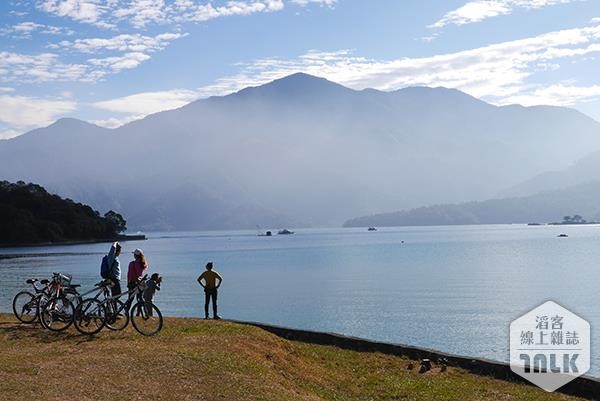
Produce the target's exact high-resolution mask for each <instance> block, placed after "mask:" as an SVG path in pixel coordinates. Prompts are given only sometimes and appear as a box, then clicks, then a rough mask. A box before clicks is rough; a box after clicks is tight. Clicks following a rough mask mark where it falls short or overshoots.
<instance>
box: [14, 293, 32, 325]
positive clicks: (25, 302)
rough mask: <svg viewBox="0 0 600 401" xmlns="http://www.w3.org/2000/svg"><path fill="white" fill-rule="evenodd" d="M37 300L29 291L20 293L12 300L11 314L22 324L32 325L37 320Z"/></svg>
mask: <svg viewBox="0 0 600 401" xmlns="http://www.w3.org/2000/svg"><path fill="white" fill-rule="evenodd" d="M37 305H38V299H37V298H36V297H35V295H33V294H32V293H30V292H29V291H21V292H19V293H18V294H17V295H15V297H14V298H13V313H14V314H15V317H16V318H17V319H19V320H20V321H21V322H23V323H33V322H35V320H36V319H37V314H38V306H37Z"/></svg>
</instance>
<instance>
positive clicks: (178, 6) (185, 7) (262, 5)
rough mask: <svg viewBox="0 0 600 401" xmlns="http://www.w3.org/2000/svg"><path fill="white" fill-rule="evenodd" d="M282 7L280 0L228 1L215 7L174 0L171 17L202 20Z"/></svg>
mask: <svg viewBox="0 0 600 401" xmlns="http://www.w3.org/2000/svg"><path fill="white" fill-rule="evenodd" d="M283 8H284V4H283V1H282V0H251V1H228V2H227V3H225V4H224V5H222V6H216V7H215V6H213V5H212V3H206V4H196V3H194V2H193V1H191V0H175V3H174V7H173V10H174V11H173V13H172V14H173V17H172V18H173V19H174V20H175V21H177V22H203V21H208V20H211V19H215V18H219V17H229V16H234V15H250V14H254V13H261V12H274V11H280V10H282V9H283Z"/></svg>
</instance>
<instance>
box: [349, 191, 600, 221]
mask: <svg viewBox="0 0 600 401" xmlns="http://www.w3.org/2000/svg"><path fill="white" fill-rule="evenodd" d="M598 199H600V181H595V182H589V183H585V184H580V185H576V186H572V187H569V188H566V189H561V190H556V191H548V192H542V193H539V194H536V195H532V196H528V197H520V198H505V199H491V200H487V201H482V202H466V203H460V204H446V205H434V206H428V207H420V208H416V209H412V210H405V211H399V212H393V213H381V214H376V215H372V216H363V217H358V218H355V219H351V220H348V221H347V222H346V223H345V224H344V226H346V227H371V226H380V227H385V226H428V225H452V224H498V223H531V222H541V223H549V222H555V221H562V218H563V216H567V215H569V216H570V215H576V214H579V215H582V216H584V218H585V219H587V220H588V221H600V202H598Z"/></svg>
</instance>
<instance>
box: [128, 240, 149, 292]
mask: <svg viewBox="0 0 600 401" xmlns="http://www.w3.org/2000/svg"><path fill="white" fill-rule="evenodd" d="M147 269H148V262H146V257H145V256H144V252H143V251H142V250H141V249H139V248H137V249H136V250H135V251H133V261H131V262H130V263H129V268H128V269H127V289H128V290H129V291H131V290H133V289H134V288H135V286H136V284H137V281H138V279H139V278H140V277H142V276H143V275H144V272H145V271H146V270H147Z"/></svg>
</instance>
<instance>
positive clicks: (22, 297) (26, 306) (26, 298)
mask: <svg viewBox="0 0 600 401" xmlns="http://www.w3.org/2000/svg"><path fill="white" fill-rule="evenodd" d="M38 282H39V283H40V284H42V287H38V285H37V283H38ZM26 283H27V284H31V286H32V287H33V291H34V293H31V292H30V291H26V290H25V291H21V292H18V293H17V295H15V297H14V298H13V304H12V307H13V313H14V315H15V317H16V318H17V319H18V320H19V321H20V322H22V323H28V324H29V323H34V322H35V321H36V320H37V319H38V317H39V312H40V309H39V305H40V300H41V299H42V297H48V296H49V295H50V291H49V286H48V284H49V283H50V281H49V280H46V279H43V280H38V279H37V278H32V279H28V280H27V281H26Z"/></svg>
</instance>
